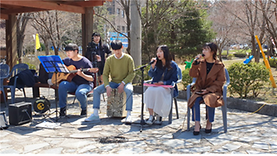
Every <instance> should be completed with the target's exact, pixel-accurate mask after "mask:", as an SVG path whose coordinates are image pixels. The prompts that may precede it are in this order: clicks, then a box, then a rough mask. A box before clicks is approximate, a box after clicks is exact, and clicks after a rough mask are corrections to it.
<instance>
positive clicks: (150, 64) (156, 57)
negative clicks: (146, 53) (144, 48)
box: [149, 56, 158, 65]
mask: <svg viewBox="0 0 277 156" xmlns="http://www.w3.org/2000/svg"><path fill="white" fill-rule="evenodd" d="M156 60H158V56H157V57H156ZM154 62H155V60H152V61H151V62H149V65H151V64H153V63H154Z"/></svg>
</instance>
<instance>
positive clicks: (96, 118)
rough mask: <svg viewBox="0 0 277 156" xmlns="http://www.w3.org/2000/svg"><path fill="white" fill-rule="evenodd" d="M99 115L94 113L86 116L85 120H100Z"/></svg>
mask: <svg viewBox="0 0 277 156" xmlns="http://www.w3.org/2000/svg"><path fill="white" fill-rule="evenodd" d="M99 120H100V119H99V116H95V115H94V114H91V116H90V117H88V118H86V119H85V121H86V122H90V121H99Z"/></svg>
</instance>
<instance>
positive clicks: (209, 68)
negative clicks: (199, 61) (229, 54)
mask: <svg viewBox="0 0 277 156" xmlns="http://www.w3.org/2000/svg"><path fill="white" fill-rule="evenodd" d="M213 65H214V63H209V62H206V66H207V75H208V74H209V72H210V71H211V69H212V67H213Z"/></svg>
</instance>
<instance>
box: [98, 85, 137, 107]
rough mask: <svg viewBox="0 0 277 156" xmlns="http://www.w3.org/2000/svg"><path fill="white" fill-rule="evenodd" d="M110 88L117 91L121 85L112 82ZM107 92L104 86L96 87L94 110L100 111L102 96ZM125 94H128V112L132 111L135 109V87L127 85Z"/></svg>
mask: <svg viewBox="0 0 277 156" xmlns="http://www.w3.org/2000/svg"><path fill="white" fill-rule="evenodd" d="M109 85H110V87H111V88H113V89H115V88H117V87H118V86H119V85H120V83H115V82H110V83H109ZM105 92H106V88H105V86H104V84H102V85H100V86H98V87H96V88H95V89H94V91H93V108H94V109H100V95H101V94H102V93H105ZM124 92H125V93H126V111H132V107H133V85H132V84H131V83H127V84H125V86H124Z"/></svg>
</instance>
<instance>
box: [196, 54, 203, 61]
mask: <svg viewBox="0 0 277 156" xmlns="http://www.w3.org/2000/svg"><path fill="white" fill-rule="evenodd" d="M202 56H205V54H202ZM198 59H200V58H199V57H197V58H196V59H194V61H197V60H198Z"/></svg>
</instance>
